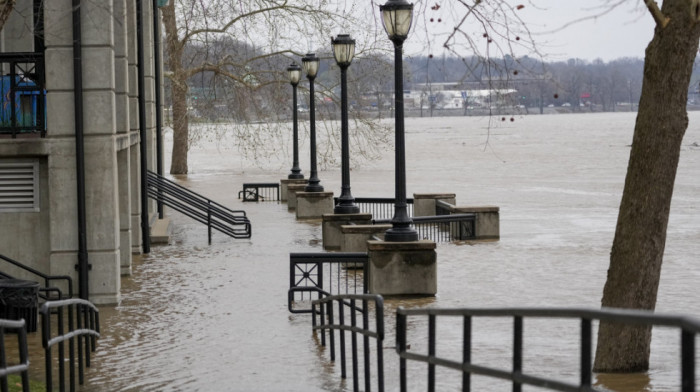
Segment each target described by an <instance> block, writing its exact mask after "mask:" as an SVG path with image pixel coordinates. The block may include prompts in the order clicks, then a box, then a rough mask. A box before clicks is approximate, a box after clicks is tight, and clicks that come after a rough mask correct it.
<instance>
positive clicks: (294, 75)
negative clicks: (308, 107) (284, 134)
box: [287, 63, 304, 179]
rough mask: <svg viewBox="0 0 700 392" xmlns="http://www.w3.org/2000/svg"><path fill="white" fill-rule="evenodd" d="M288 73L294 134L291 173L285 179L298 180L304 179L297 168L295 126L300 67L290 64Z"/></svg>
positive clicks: (297, 133)
mask: <svg viewBox="0 0 700 392" xmlns="http://www.w3.org/2000/svg"><path fill="white" fill-rule="evenodd" d="M287 72H288V73H289V82H290V83H291V84H292V129H293V134H294V136H293V137H294V162H293V163H292V172H291V173H289V175H288V176H287V178H289V179H300V178H304V175H303V174H301V169H300V168H299V142H298V139H299V128H298V126H297V84H299V80H300V79H301V67H300V66H299V65H298V64H297V63H292V65H290V66H289V67H287Z"/></svg>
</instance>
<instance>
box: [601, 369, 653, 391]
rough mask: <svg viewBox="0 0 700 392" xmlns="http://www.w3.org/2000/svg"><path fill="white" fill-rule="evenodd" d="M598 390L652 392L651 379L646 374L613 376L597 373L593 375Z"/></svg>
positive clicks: (613, 374)
mask: <svg viewBox="0 0 700 392" xmlns="http://www.w3.org/2000/svg"><path fill="white" fill-rule="evenodd" d="M594 385H595V386H596V387H598V388H605V389H607V390H610V391H630V392H631V391H638V392H648V391H652V390H653V389H652V387H651V378H650V377H649V375H648V374H647V373H634V374H615V373H598V374H596V375H595V384H594Z"/></svg>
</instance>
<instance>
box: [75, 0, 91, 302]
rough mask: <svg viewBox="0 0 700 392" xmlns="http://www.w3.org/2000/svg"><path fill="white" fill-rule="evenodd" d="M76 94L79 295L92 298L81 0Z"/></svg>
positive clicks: (77, 16)
mask: <svg viewBox="0 0 700 392" xmlns="http://www.w3.org/2000/svg"><path fill="white" fill-rule="evenodd" d="M73 97H74V106H75V166H76V179H77V183H78V265H77V266H76V269H77V270H78V295H79V296H80V298H81V299H84V300H88V298H89V296H90V293H89V291H88V287H89V285H88V271H89V270H90V265H89V264H88V253H87V234H86V233H87V228H86V227H87V224H86V222H85V143H84V134H83V129H84V126H83V56H82V33H81V30H80V0H73Z"/></svg>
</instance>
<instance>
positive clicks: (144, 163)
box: [136, 0, 151, 253]
mask: <svg viewBox="0 0 700 392" xmlns="http://www.w3.org/2000/svg"><path fill="white" fill-rule="evenodd" d="M136 40H137V43H136V46H137V52H138V60H137V61H138V73H137V79H138V93H139V129H140V135H141V138H140V144H141V146H140V147H141V148H140V153H141V240H142V242H143V253H150V252H151V235H150V231H151V228H150V225H149V222H148V182H147V176H148V148H147V145H146V142H147V137H146V136H147V135H146V96H145V95H146V87H145V85H144V80H143V78H144V53H143V51H144V47H143V0H136Z"/></svg>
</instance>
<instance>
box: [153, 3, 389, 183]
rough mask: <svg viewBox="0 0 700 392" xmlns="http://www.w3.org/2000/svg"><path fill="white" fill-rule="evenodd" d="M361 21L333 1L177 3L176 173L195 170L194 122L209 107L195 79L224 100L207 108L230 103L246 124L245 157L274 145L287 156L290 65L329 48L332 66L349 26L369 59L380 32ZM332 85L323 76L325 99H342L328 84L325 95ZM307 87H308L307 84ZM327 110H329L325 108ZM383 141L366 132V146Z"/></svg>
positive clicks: (171, 19) (171, 43)
mask: <svg viewBox="0 0 700 392" xmlns="http://www.w3.org/2000/svg"><path fill="white" fill-rule="evenodd" d="M353 15H355V16H353ZM361 18H362V16H361V15H356V14H354V13H353V12H347V10H345V9H344V8H342V4H341V5H340V6H338V5H334V4H333V2H329V3H326V2H321V3H318V4H313V5H312V4H309V2H306V1H301V0H245V1H236V2H230V1H223V0H209V1H199V0H173V1H171V2H170V4H169V5H168V6H166V7H164V8H163V23H164V26H165V36H166V45H165V50H166V52H167V56H166V59H167V60H166V65H167V68H168V72H167V73H166V76H168V77H169V79H170V86H171V89H172V92H171V97H172V118H173V134H174V136H173V152H172V165H171V168H170V173H171V174H184V173H187V171H188V162H187V150H188V148H189V145H190V142H191V139H192V135H191V134H190V122H191V120H192V114H193V110H194V109H196V108H197V106H200V107H201V106H202V104H200V103H199V102H197V103H196V104H195V103H193V102H191V99H190V95H191V94H190V88H191V85H192V83H193V78H194V77H197V78H198V80H197V81H196V83H199V84H200V85H201V91H200V92H206V93H208V94H210V95H211V94H217V96H216V102H215V103H213V106H212V105H209V106H208V107H206V105H205V107H204V109H206V110H207V111H208V112H209V113H213V112H216V110H215V109H216V108H215V107H214V106H220V105H225V106H226V107H228V109H229V110H228V112H229V113H235V115H234V116H233V119H235V120H236V121H238V122H239V124H238V125H239V126H236V127H234V128H233V129H234V132H236V133H237V135H236V141H237V142H238V146H239V147H240V148H241V150H242V151H243V152H244V153H246V154H252V156H253V157H254V158H255V157H259V156H260V154H263V153H264V151H263V150H265V149H266V148H267V147H270V148H267V151H268V152H269V153H273V154H275V153H279V151H278V147H276V146H274V145H275V144H276V143H277V144H279V143H280V137H281V136H282V135H283V133H284V132H283V128H284V126H285V125H284V124H283V122H284V121H288V120H289V118H290V117H291V110H290V105H289V102H291V100H290V99H289V94H290V92H291V89H290V88H289V84H288V81H287V75H286V72H285V69H286V67H287V66H288V65H289V64H290V63H291V62H292V61H297V62H298V61H299V60H300V57H301V55H303V54H304V53H305V49H306V50H312V51H316V49H320V50H322V49H323V48H324V47H327V48H326V51H325V56H326V57H325V58H326V60H330V59H331V58H332V56H331V57H329V53H330V43H329V41H330V37H331V36H332V35H334V34H337V33H338V32H339V31H338V29H343V28H347V29H346V31H340V32H350V31H347V30H350V28H351V27H352V29H355V30H354V33H356V34H357V35H361V38H359V39H358V56H361V55H362V53H363V52H365V51H367V50H370V48H371V46H372V45H373V42H374V41H376V40H374V36H373V33H367V32H368V31H371V30H372V29H369V28H365V27H367V21H366V20H362V19H361ZM365 19H366V18H365ZM370 23H371V22H370ZM363 31H364V32H365V33H364V35H363V33H362V32H363ZM318 37H320V38H321V39H322V40H321V41H320V42H322V44H319V43H318V41H319V40H318ZM356 38H357V37H356ZM305 39H308V40H309V42H308V45H304V44H300V43H299V42H298V41H300V40H302V41H303V40H305ZM321 45H323V46H322V47H321V48H317V47H316V46H321ZM321 54H323V53H321ZM322 59H323V57H322ZM336 79H337V78H336ZM324 82H331V79H327V78H324V77H323V75H319V78H318V79H317V91H318V93H319V95H321V96H324V97H331V98H335V95H334V93H333V86H332V85H330V86H329V84H328V83H327V84H325V86H328V87H327V89H325V90H324ZM332 83H333V84H336V83H337V82H332ZM203 84H206V86H205V85H203ZM300 88H302V89H303V88H304V86H303V83H302V84H300ZM334 101H335V99H334ZM206 103H207V104H210V103H212V102H211V101H206ZM319 109H320V111H323V110H324V107H323V106H321V107H320V108H319ZM197 111H198V112H199V110H197ZM219 112H220V111H219ZM198 114H201V113H198ZM219 114H221V113H219ZM252 122H255V124H251V123H252ZM357 125H358V127H357V129H359V130H360V132H362V130H363V129H366V128H367V126H370V124H368V123H367V122H362V121H360V122H359V123H358V124H357ZM327 126H330V125H327ZM320 128H321V130H323V129H324V127H320ZM377 137H379V138H381V137H382V132H380V133H378V134H375V133H373V132H364V134H363V137H361V138H358V140H361V141H362V142H364V143H366V145H367V146H370V147H371V146H376V143H374V141H378V139H376V138H377ZM331 139H332V138H331ZM368 139H369V140H368ZM322 140H323V139H322V138H321V141H322ZM330 148H332V146H331V147H330ZM320 151H321V152H322V151H323V149H322V148H321V149H320Z"/></svg>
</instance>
